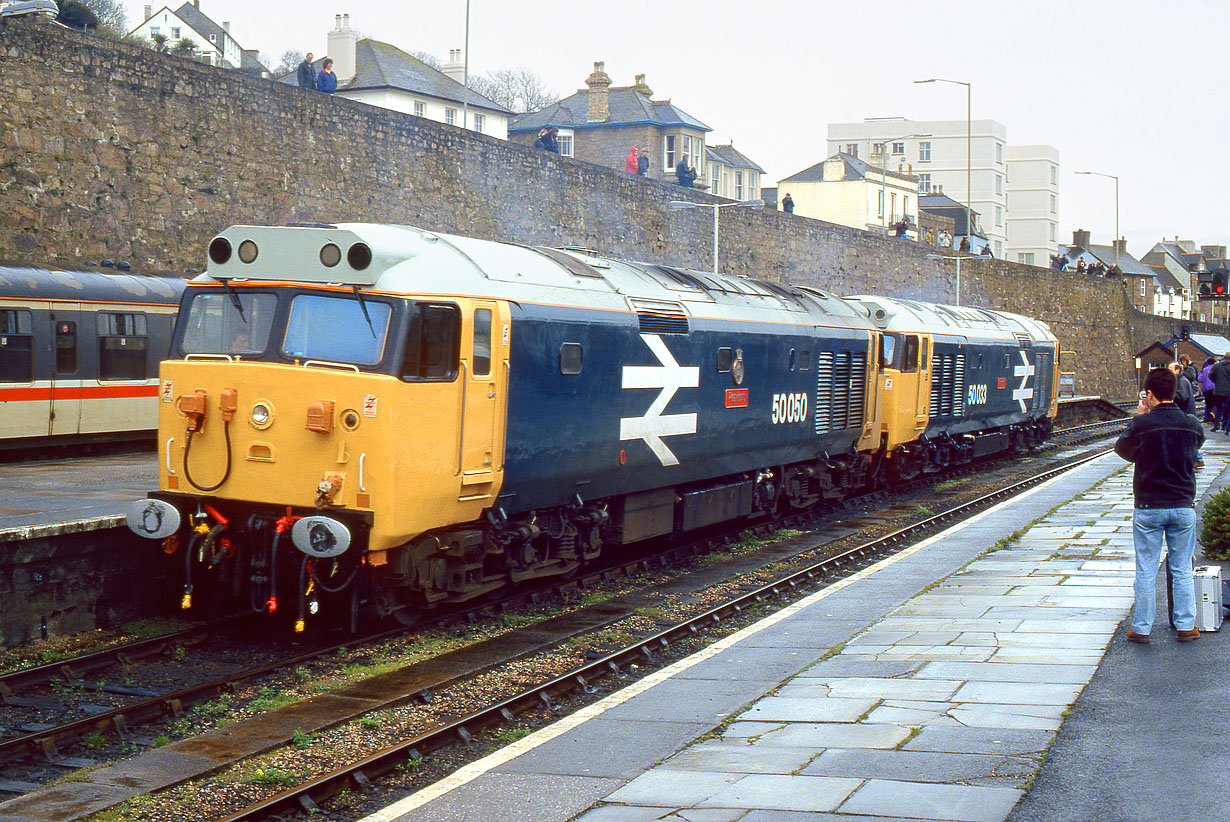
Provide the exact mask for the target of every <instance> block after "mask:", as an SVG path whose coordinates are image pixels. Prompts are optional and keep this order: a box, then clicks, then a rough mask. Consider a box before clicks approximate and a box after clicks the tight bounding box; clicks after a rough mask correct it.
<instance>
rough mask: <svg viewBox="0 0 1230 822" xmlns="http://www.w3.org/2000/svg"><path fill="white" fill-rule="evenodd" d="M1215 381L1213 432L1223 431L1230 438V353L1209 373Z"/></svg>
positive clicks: (1210, 377)
mask: <svg viewBox="0 0 1230 822" xmlns="http://www.w3.org/2000/svg"><path fill="white" fill-rule="evenodd" d="M1209 379H1211V380H1212V381H1213V430H1214V431H1216V430H1218V429H1221V430H1222V431H1223V432H1225V433H1226V434H1227V435H1228V436H1230V419H1228V418H1227V417H1226V405H1227V403H1226V401H1227V400H1230V351H1227V352H1226V355H1225V356H1224V357H1222V360H1221V362H1219V363H1218V364H1217V365H1215V366H1213V370H1212V371H1210V372H1209Z"/></svg>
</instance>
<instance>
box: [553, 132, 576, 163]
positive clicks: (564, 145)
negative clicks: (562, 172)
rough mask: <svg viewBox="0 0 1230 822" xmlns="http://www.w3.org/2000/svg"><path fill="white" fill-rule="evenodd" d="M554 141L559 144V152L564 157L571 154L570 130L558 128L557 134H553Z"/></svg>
mask: <svg viewBox="0 0 1230 822" xmlns="http://www.w3.org/2000/svg"><path fill="white" fill-rule="evenodd" d="M555 141H556V142H557V143H558V144H559V153H560V154H562V155H563V156H565V157H571V156H572V132H571V131H564V130H562V129H561V130H560V133H559V134H556V135H555Z"/></svg>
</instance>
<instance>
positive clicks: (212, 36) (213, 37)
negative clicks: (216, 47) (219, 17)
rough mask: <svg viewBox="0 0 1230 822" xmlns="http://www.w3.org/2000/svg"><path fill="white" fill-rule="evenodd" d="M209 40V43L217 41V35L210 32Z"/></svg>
mask: <svg viewBox="0 0 1230 822" xmlns="http://www.w3.org/2000/svg"><path fill="white" fill-rule="evenodd" d="M209 42H211V43H216V42H218V35H216V34H211V35H209Z"/></svg>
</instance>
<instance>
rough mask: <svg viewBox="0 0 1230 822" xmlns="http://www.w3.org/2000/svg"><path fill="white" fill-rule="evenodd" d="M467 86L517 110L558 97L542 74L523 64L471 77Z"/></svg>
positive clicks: (536, 107)
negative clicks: (548, 86)
mask: <svg viewBox="0 0 1230 822" xmlns="http://www.w3.org/2000/svg"><path fill="white" fill-rule="evenodd" d="M470 88H472V89H474V90H475V91H477V92H478V93H479V94H481V95H483V96H484V97H486V98H487V99H488V100H491V101H492V102H495V103H499V104H500V105H502V106H504V107H505V108H507V109H509V110H510V111H513V112H515V113H517V114H523V113H525V112H527V111H538V110H539V109H543V108H546V107H547V106H549V105H551V104H552V103H554V102H555V101H556V100H558V99H559V95H558V94H557V93H556V92H555V91H553V90H552V89H549V88H547V86H546V84H545V83H544V82H543V80H542V78H541V77H539V76H538V75H537V74H535V73H534V72H532V71H530V70H529V69H527V68H525V67H524V66H519V67H517V68H507V69H497V70H496V71H493V72H491V73H490V74H485V75H478V76H475V77H471V78H470Z"/></svg>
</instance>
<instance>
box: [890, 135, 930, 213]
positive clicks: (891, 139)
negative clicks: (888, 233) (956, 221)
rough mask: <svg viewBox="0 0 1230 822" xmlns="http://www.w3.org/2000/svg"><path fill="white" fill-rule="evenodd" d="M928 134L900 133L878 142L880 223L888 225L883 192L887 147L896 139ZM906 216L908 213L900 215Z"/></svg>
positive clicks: (907, 138)
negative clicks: (898, 135)
mask: <svg viewBox="0 0 1230 822" xmlns="http://www.w3.org/2000/svg"><path fill="white" fill-rule="evenodd" d="M930 136H931V135H930V134H902V135H901V136H900V137H890V138H889V139H887V140H884V141H883V142H881V143H880V145H882V146H883V147H884V150H883V151H881V152H880V225H882V226H885V227H887V226H888V202H887V195H886V194H885V185H884V184H885V181H886V180H887V178H888V147H889V146H891V145H892V144H893V143H894V142H896V141H897V140H909V139H912V138H914V137H930ZM902 216H906V217H908V216H909V215H908V214H905V215H902Z"/></svg>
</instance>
